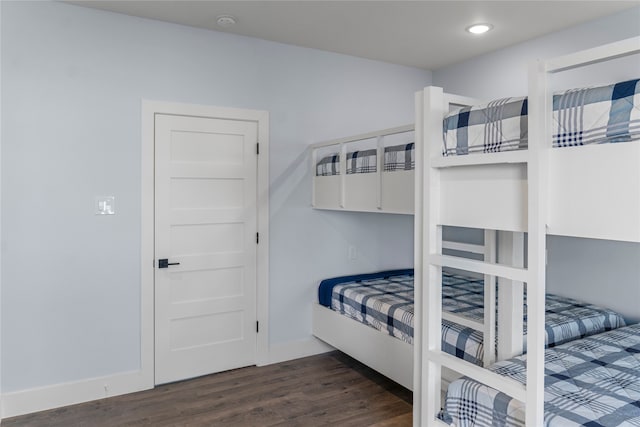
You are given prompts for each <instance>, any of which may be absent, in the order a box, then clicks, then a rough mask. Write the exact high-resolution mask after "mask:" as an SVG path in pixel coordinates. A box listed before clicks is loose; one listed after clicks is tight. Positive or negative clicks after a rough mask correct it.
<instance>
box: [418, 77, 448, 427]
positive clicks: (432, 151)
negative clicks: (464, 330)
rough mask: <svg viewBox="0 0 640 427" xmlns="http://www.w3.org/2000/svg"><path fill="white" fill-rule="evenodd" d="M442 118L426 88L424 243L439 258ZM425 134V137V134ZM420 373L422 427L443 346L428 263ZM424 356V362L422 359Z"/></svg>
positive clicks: (430, 409)
mask: <svg viewBox="0 0 640 427" xmlns="http://www.w3.org/2000/svg"><path fill="white" fill-rule="evenodd" d="M443 116H444V93H443V91H442V88H438V87H433V86H432V87H428V88H426V89H425V90H424V99H423V117H422V123H423V126H424V128H423V138H422V148H423V150H424V157H423V158H424V171H423V183H424V189H425V191H424V193H423V206H424V210H423V212H422V213H423V230H422V232H423V243H424V246H423V248H425V249H424V250H425V251H426V252H427V253H425V254H423V256H424V258H423V259H429V257H430V256H431V254H440V255H441V254H442V226H441V225H440V170H439V169H437V168H434V167H432V158H433V157H435V156H438V155H439V154H440V152H439V149H440V148H441V141H442V117H443ZM427 132H428V133H427ZM422 280H423V284H424V288H423V292H422V294H423V295H422V298H423V299H422V313H423V318H422V322H423V325H426V327H425V329H424V331H423V342H422V356H423V362H426V364H423V371H422V381H421V387H422V390H421V400H422V401H421V407H422V416H423V419H422V421H423V424H424V423H425V422H426V424H427V425H431V424H433V423H434V422H435V420H436V417H437V415H438V413H439V412H440V387H441V365H440V363H439V362H437V361H435V360H433V359H432V357H431V354H432V353H436V352H440V349H441V342H442V327H441V324H442V267H441V266H440V265H435V264H433V263H431V262H429V261H427V262H425V263H424V265H423V276H422ZM425 355H426V358H425V357H424V356H425ZM425 368H426V369H425Z"/></svg>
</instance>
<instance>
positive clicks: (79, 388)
mask: <svg viewBox="0 0 640 427" xmlns="http://www.w3.org/2000/svg"><path fill="white" fill-rule="evenodd" d="M147 389H149V387H148V384H147V381H146V378H145V377H144V376H143V375H142V372H141V371H137V372H128V373H124V374H116V375H109V376H105V377H98V378H91V379H87V380H81V381H74V382H69V383H62V384H55V385H50V386H45V387H37V388H32V389H28V390H20V391H16V392H12V393H6V394H3V395H2V418H8V417H15V416H18V415H24V414H29V413H32V412H38V411H44V410H47V409H53V408H58V407H61V406H67V405H74V404H77V403H84V402H89V401H91V400H97V399H103V398H105V397H113V396H119V395H121V394H127V393H134V392H136V391H142V390H147Z"/></svg>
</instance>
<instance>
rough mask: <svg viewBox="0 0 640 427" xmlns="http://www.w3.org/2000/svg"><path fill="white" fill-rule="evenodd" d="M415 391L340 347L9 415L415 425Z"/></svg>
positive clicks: (72, 420)
mask: <svg viewBox="0 0 640 427" xmlns="http://www.w3.org/2000/svg"><path fill="white" fill-rule="evenodd" d="M411 412H412V405H411V392H410V391H409V390H407V389H405V388H403V387H401V386H399V385H398V384H396V383H394V382H392V381H391V380H389V379H387V378H385V377H383V376H381V375H379V374H378V373H376V372H374V371H372V370H371V369H369V368H367V367H366V366H364V365H362V364H360V363H359V362H356V361H355V360H353V359H351V358H350V357H348V356H346V355H344V354H343V353H340V352H332V353H327V354H323V355H318V356H312V357H307V358H304V359H298V360H293V361H290V362H284V363H279V364H276V365H270V366H263V367H259V368H258V367H255V366H253V367H248V368H242V369H235V370H232V371H228V372H222V373H219V374H214V375H208V376H205V377H201V378H196V379H192V380H188V381H182V382H178V383H173V384H167V385H163V386H159V387H156V388H155V389H153V390H148V391H143V392H139V393H133V394H127V395H124V396H117V397H111V398H108V399H102V400H97V401H93V402H89V403H83V404H79V405H74V406H67V407H64V408H59V409H52V410H49V411H43V412H38V413H35V414H29V415H23V416H20V417H14V418H7V419H4V420H2V426H3V427H17V426H47V427H49V426H51V427H57V426H59V427H63V426H64V427H76V426H91V427H100V426H109V427H113V426H154V427H155V426H190V427H193V426H256V427H257V426H260V427H267V426H304V427H312V426H334V425H339V426H341V427H349V426H353V427H364V426H376V427H402V426H411Z"/></svg>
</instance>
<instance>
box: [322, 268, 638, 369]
mask: <svg viewBox="0 0 640 427" xmlns="http://www.w3.org/2000/svg"><path fill="white" fill-rule="evenodd" d="M388 273H390V272H382V273H380V274H379V275H377V277H376V276H375V275H369V276H367V277H365V278H364V279H363V280H360V279H359V278H358V277H357V276H354V277H349V278H347V280H345V281H343V282H341V283H336V282H339V280H337V279H329V280H327V281H325V282H326V283H327V284H329V285H330V286H323V285H324V284H325V282H323V283H321V285H320V291H319V292H320V293H321V294H324V298H323V297H321V298H320V302H321V303H322V304H324V305H329V304H330V308H332V309H333V310H335V311H338V312H339V313H341V314H344V315H345V316H347V317H350V318H353V319H355V320H357V321H359V322H362V323H364V324H366V325H369V326H371V327H373V328H375V329H378V330H380V331H383V332H387V333H389V335H392V336H394V337H396V338H399V339H401V340H403V341H406V342H408V343H412V342H413V275H412V274H407V271H400V272H398V274H396V275H393V274H388ZM400 273H401V274H400ZM483 286H484V282H483V280H482V279H475V278H472V277H469V276H464V275H458V274H453V273H450V272H446V271H445V272H444V273H443V275H442V309H443V310H444V311H448V312H452V313H456V314H459V315H462V316H465V317H468V318H471V319H473V320H477V321H480V322H482V321H483V319H484V311H483V307H484V294H483ZM323 288H324V289H323ZM329 296H330V297H329ZM323 300H324V301H323ZM546 304H547V317H546V340H547V341H546V342H547V346H550V347H552V346H555V345H558V344H560V343H563V342H566V341H571V340H575V339H578V338H582V337H584V336H588V335H593V334H597V333H600V332H604V331H608V330H611V329H615V328H619V327H621V326H624V325H625V323H624V319H623V318H622V317H621V316H620V315H619V314H618V313H616V312H614V311H612V310H608V309H604V308H601V307H597V306H594V305H591V304H586V303H581V302H579V301H576V300H573V299H570V298H563V297H559V296H556V295H550V294H549V295H547V303H546ZM525 312H526V310H525ZM525 321H526V318H525ZM525 332H526V327H525ZM442 350H443V351H445V352H447V353H449V354H452V355H455V356H457V357H460V358H462V359H464V360H467V361H469V362H471V363H475V364H477V365H482V360H483V355H484V346H483V337H482V333H481V332H479V331H476V330H474V329H471V328H467V327H464V326H461V325H459V324H456V323H452V322H449V321H446V320H443V322H442Z"/></svg>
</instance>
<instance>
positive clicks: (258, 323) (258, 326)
mask: <svg viewBox="0 0 640 427" xmlns="http://www.w3.org/2000/svg"><path fill="white" fill-rule="evenodd" d="M258 332H260V322H258V321H257V320H256V334H257V333H258Z"/></svg>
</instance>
